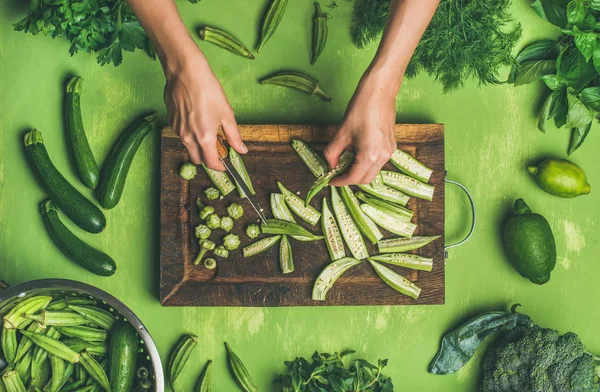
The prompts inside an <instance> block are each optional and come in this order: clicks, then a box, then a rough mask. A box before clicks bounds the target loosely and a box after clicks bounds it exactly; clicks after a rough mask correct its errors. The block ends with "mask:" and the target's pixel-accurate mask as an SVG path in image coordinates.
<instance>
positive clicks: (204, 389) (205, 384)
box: [194, 360, 212, 392]
mask: <svg viewBox="0 0 600 392" xmlns="http://www.w3.org/2000/svg"><path fill="white" fill-rule="evenodd" d="M211 367H212V360H209V361H208V362H207V363H206V366H205V367H204V370H203V371H202V374H201V375H200V378H199V379H198V384H196V389H195V390H194V391H195V392H211V391H212V379H211Z"/></svg>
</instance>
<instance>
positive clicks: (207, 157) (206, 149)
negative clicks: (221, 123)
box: [198, 132, 225, 172]
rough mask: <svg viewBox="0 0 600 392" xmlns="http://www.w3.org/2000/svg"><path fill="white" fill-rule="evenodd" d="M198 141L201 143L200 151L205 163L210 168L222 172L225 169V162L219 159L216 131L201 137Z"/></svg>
mask: <svg viewBox="0 0 600 392" xmlns="http://www.w3.org/2000/svg"><path fill="white" fill-rule="evenodd" d="M198 143H199V144H200V152H201V154H202V161H203V162H204V164H205V165H206V166H208V167H209V168H210V169H213V170H217V171H221V172H222V171H225V166H223V163H222V162H221V160H220V159H219V152H218V150H217V135H216V132H215V133H214V134H211V135H207V136H204V137H203V138H202V139H199V140H198Z"/></svg>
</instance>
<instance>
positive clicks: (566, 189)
mask: <svg viewBox="0 0 600 392" xmlns="http://www.w3.org/2000/svg"><path fill="white" fill-rule="evenodd" d="M527 171H529V173H531V174H532V175H533V176H534V178H535V181H536V182H537V184H538V185H539V187H540V188H542V189H543V190H544V191H546V192H548V193H549V194H551V195H554V196H558V197H567V198H570V197H576V196H581V195H587V194H588V193H590V192H591V190H592V188H591V186H590V184H588V182H587V178H586V176H585V172H584V171H583V169H581V168H580V167H579V166H577V165H576V164H574V163H573V162H570V161H567V160H566V159H558V158H549V159H546V160H544V161H543V162H542V163H540V164H539V165H537V166H529V167H528V168H527Z"/></svg>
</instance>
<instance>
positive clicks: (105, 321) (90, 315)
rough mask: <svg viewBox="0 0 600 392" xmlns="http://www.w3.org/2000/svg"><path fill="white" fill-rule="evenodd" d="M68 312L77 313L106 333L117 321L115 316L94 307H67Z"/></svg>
mask: <svg viewBox="0 0 600 392" xmlns="http://www.w3.org/2000/svg"><path fill="white" fill-rule="evenodd" d="M69 310H72V311H74V312H77V313H79V314H80V315H82V316H83V317H84V318H86V319H87V320H89V321H91V322H92V323H94V324H96V325H98V326H99V327H100V328H103V329H105V330H107V331H110V330H111V329H112V327H113V326H114V324H115V321H116V320H117V319H116V318H115V316H114V315H113V314H112V313H111V312H109V311H108V310H104V309H102V308H98V307H95V306H78V305H69Z"/></svg>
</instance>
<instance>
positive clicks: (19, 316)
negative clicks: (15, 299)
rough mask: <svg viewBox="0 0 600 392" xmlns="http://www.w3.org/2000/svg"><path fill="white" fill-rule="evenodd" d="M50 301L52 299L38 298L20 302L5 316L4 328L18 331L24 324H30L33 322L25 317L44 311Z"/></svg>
mask: <svg viewBox="0 0 600 392" xmlns="http://www.w3.org/2000/svg"><path fill="white" fill-rule="evenodd" d="M50 301H52V297H48V296H37V297H31V298H27V299H26V300H24V301H21V302H19V303H18V304H16V305H15V306H14V307H13V308H12V309H11V311H10V312H8V313H7V314H6V315H5V316H4V328H7V329H11V328H13V329H17V328H19V327H21V325H22V324H23V323H27V322H30V321H31V320H28V319H26V318H25V315H26V314H28V313H36V312H39V311H40V310H44V309H45V308H46V306H48V304H49V303H50Z"/></svg>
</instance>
